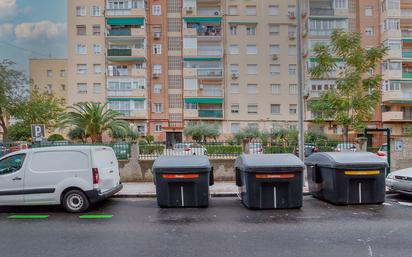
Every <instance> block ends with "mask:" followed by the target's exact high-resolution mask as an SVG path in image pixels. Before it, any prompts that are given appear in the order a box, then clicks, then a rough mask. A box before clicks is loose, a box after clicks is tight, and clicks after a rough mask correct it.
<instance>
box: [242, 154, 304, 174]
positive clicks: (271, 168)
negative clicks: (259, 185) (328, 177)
mask: <svg viewBox="0 0 412 257" xmlns="http://www.w3.org/2000/svg"><path fill="white" fill-rule="evenodd" d="M235 167H236V168H238V169H240V170H241V171H245V172H265V173H279V172H285V171H303V169H304V168H305V165H304V164H303V162H302V161H301V160H300V159H299V158H298V157H296V156H295V155H293V154H288V153H287V154H242V155H241V156H240V157H238V158H237V159H236V162H235Z"/></svg>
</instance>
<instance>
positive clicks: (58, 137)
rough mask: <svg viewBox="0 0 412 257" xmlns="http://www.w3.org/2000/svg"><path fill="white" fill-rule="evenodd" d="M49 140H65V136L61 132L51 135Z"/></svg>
mask: <svg viewBox="0 0 412 257" xmlns="http://www.w3.org/2000/svg"><path fill="white" fill-rule="evenodd" d="M47 140H48V141H63V140H64V137H63V136H62V135H60V134H53V135H51V136H49V138H48V139H47Z"/></svg>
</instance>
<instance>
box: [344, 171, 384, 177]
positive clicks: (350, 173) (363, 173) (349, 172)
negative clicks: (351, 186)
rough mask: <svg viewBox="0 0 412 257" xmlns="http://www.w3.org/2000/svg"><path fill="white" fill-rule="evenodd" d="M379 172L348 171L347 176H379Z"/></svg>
mask: <svg viewBox="0 0 412 257" xmlns="http://www.w3.org/2000/svg"><path fill="white" fill-rule="evenodd" d="M380 173H381V172H380V171H379V170H348V171H345V175H352V176H359V175H379V174H380Z"/></svg>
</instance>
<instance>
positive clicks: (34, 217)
mask: <svg viewBox="0 0 412 257" xmlns="http://www.w3.org/2000/svg"><path fill="white" fill-rule="evenodd" d="M48 217H49V215H10V216H8V217H7V218H8V219H47V218H48Z"/></svg>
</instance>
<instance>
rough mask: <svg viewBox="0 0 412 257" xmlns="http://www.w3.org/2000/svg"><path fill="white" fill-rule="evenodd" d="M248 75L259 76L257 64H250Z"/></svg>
mask: <svg viewBox="0 0 412 257" xmlns="http://www.w3.org/2000/svg"><path fill="white" fill-rule="evenodd" d="M247 74H248V75H256V74H257V64H248V65H247Z"/></svg>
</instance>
